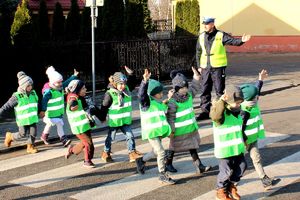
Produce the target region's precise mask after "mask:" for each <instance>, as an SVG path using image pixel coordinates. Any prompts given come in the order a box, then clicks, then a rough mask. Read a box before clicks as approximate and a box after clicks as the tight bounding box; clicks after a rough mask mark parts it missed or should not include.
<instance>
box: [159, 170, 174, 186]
mask: <svg viewBox="0 0 300 200" xmlns="http://www.w3.org/2000/svg"><path fill="white" fill-rule="evenodd" d="M158 180H159V182H161V183H162V184H167V185H173V184H175V181H174V180H173V179H172V178H171V177H169V175H168V174H167V173H166V172H161V173H160V175H159V178H158Z"/></svg>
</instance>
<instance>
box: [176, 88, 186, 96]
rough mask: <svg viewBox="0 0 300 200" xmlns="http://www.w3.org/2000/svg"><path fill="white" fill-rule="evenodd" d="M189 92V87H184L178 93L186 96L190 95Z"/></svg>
mask: <svg viewBox="0 0 300 200" xmlns="http://www.w3.org/2000/svg"><path fill="white" fill-rule="evenodd" d="M188 91H189V89H188V88H187V87H183V88H180V89H179V90H178V93H179V94H182V95H186V94H187V93H188Z"/></svg>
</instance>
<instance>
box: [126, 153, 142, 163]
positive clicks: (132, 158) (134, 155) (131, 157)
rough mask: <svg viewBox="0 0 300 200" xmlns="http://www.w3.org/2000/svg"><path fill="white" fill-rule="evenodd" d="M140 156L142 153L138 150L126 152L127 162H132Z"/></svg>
mask: <svg viewBox="0 0 300 200" xmlns="http://www.w3.org/2000/svg"><path fill="white" fill-rule="evenodd" d="M142 156H143V154H141V153H140V152H138V151H136V150H134V151H132V152H130V153H129V154H128V157H129V162H134V161H135V160H136V159H137V158H140V157H142Z"/></svg>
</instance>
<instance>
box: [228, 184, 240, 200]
mask: <svg viewBox="0 0 300 200" xmlns="http://www.w3.org/2000/svg"><path fill="white" fill-rule="evenodd" d="M229 193H230V194H231V196H232V198H233V199H235V200H240V199H241V196H240V195H239V194H238V193H237V188H236V186H235V185H234V184H233V183H232V184H231V185H230V186H229Z"/></svg>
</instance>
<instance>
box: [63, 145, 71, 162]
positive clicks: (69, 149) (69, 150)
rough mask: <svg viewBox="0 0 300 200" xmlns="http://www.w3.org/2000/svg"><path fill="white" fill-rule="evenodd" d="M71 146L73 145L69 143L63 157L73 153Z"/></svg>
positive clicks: (66, 157)
mask: <svg viewBox="0 0 300 200" xmlns="http://www.w3.org/2000/svg"><path fill="white" fill-rule="evenodd" d="M72 147H73V146H72V145H69V147H68V148H67V152H66V154H65V159H69V158H70V156H71V155H72V154H73V152H72Z"/></svg>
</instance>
